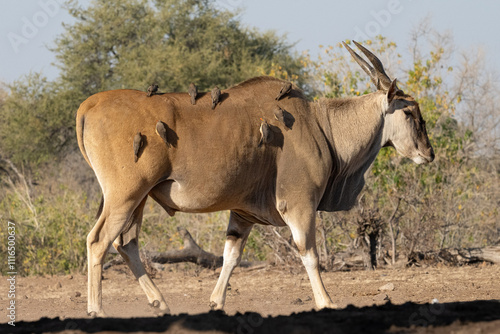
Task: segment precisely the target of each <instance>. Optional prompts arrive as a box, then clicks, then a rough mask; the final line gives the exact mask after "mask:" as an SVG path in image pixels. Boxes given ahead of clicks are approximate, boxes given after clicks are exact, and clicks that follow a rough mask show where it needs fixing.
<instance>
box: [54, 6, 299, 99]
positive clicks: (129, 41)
mask: <svg viewBox="0 0 500 334" xmlns="http://www.w3.org/2000/svg"><path fill="white" fill-rule="evenodd" d="M69 10H70V13H71V14H72V15H73V16H74V17H75V18H76V19H77V22H76V23H75V24H74V25H72V26H67V27H66V32H65V33H64V34H63V35H61V36H60V37H59V38H58V39H57V40H56V47H55V48H54V51H55V52H56V54H57V59H58V66H59V67H60V69H61V72H62V80H63V83H64V84H65V85H67V86H70V87H73V88H74V89H77V90H78V91H79V92H81V94H82V95H83V96H85V97H86V96H89V95H91V94H93V93H96V92H98V91H103V90H108V89H116V88H135V89H141V90H143V89H145V88H146V87H148V85H149V84H151V83H153V82H156V83H158V84H159V86H160V90H161V91H163V92H170V91H186V90H187V87H188V85H189V83H190V82H194V83H196V84H197V85H198V87H199V89H200V90H209V89H211V88H212V87H213V86H214V85H219V86H221V87H228V86H231V85H233V84H236V83H238V82H240V81H243V80H246V79H248V78H250V77H252V76H256V75H259V74H262V73H266V72H267V71H268V70H269V69H270V68H271V66H272V65H273V64H275V63H276V64H280V65H281V66H283V67H285V68H286V69H287V70H288V71H289V72H290V73H294V74H299V73H300V71H301V67H300V64H299V61H298V59H297V57H295V56H293V55H292V54H291V46H290V45H289V44H286V42H285V39H284V38H283V37H280V36H276V35H275V34H274V33H272V32H264V33H261V32H259V31H258V30H255V29H247V28H243V27H242V26H241V24H240V22H239V21H238V20H237V17H236V13H232V12H228V11H222V10H219V9H217V8H216V6H215V4H214V1H208V0H183V1H174V0H169V1H154V2H151V1H147V0H127V1H123V0H112V1H104V0H95V1H93V2H92V4H91V6H89V8H87V9H83V8H80V7H78V6H77V5H76V3H74V2H73V3H70V5H69Z"/></svg>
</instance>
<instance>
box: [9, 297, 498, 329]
mask: <svg viewBox="0 0 500 334" xmlns="http://www.w3.org/2000/svg"><path fill="white" fill-rule="evenodd" d="M497 320H500V302H499V301H488V300H484V301H473V302H461V303H443V304H439V303H438V304H415V303H406V304H403V305H393V304H391V303H390V302H389V303H387V304H385V305H381V306H370V307H362V308H358V307H354V306H348V307H346V308H345V309H340V310H321V311H312V312H302V313H297V314H292V315H290V316H278V317H266V318H263V317H262V316H261V315H260V314H258V313H245V314H236V315H233V316H228V315H226V314H224V313H223V312H220V311H217V312H209V313H203V314H198V315H187V314H181V315H175V316H163V317H156V318H131V319H120V318H105V319H99V318H98V319H64V320H60V319H59V318H55V319H48V318H42V319H40V320H38V321H34V322H18V323H16V326H15V327H12V326H9V325H6V324H2V325H0V332H2V333H56V332H59V333H60V332H63V333H64V332H66V333H70V332H71V333H78V332H80V331H81V332H90V333H99V332H109V331H113V332H142V333H194V332H201V333H203V332H210V333H271V334H277V333H382V332H391V333H423V332H432V333H437V332H439V333H441V332H452V331H456V330H460V329H461V328H462V329H463V327H464V326H465V327H467V326H469V325H471V324H473V325H483V326H480V328H492V325H493V324H489V323H490V322H492V321H495V323H496V321H497ZM494 327H496V328H497V329H498V323H497V324H496V325H495V326H494ZM429 329H430V331H429ZM446 329H448V330H446ZM487 332H489V331H487Z"/></svg>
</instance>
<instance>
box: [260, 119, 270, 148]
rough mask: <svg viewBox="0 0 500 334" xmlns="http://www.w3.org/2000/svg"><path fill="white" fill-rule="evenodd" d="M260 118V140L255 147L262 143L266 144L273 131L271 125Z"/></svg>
mask: <svg viewBox="0 0 500 334" xmlns="http://www.w3.org/2000/svg"><path fill="white" fill-rule="evenodd" d="M260 120H261V121H262V123H261V124H260V129H259V131H260V141H259V145H257V147H261V146H262V144H264V145H267V144H269V143H270V142H271V141H272V140H273V132H272V130H271V127H270V126H269V123H267V121H266V120H264V119H262V118H261V119H260Z"/></svg>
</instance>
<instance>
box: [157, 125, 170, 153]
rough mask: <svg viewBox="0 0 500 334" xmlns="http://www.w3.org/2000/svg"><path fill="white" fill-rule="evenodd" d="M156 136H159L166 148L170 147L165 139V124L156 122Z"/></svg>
mask: <svg viewBox="0 0 500 334" xmlns="http://www.w3.org/2000/svg"><path fill="white" fill-rule="evenodd" d="M155 132H156V134H157V135H158V136H160V138H161V139H163V141H164V142H165V144H166V145H167V146H168V147H171V146H172V145H171V144H170V143H169V142H168V138H167V125H166V124H165V123H163V122H162V121H158V122H157V123H156V131H155Z"/></svg>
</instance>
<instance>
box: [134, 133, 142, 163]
mask: <svg viewBox="0 0 500 334" xmlns="http://www.w3.org/2000/svg"><path fill="white" fill-rule="evenodd" d="M143 145H144V142H143V141H142V134H141V133H140V132H137V133H136V134H135V137H134V162H137V160H138V159H139V151H140V150H141V147H142V146H143Z"/></svg>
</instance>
